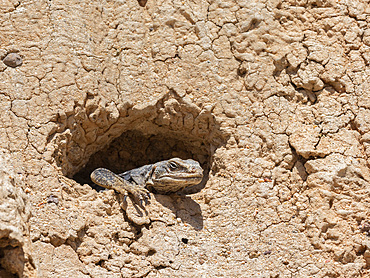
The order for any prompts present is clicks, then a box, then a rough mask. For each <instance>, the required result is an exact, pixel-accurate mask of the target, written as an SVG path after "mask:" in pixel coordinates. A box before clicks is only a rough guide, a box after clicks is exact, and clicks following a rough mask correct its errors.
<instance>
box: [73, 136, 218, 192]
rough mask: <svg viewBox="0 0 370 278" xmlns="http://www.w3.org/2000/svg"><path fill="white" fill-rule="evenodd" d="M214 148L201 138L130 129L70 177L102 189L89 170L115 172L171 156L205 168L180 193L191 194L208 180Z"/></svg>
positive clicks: (94, 155)
mask: <svg viewBox="0 0 370 278" xmlns="http://www.w3.org/2000/svg"><path fill="white" fill-rule="evenodd" d="M213 149H214V147H213V146H211V145H210V144H209V143H207V142H203V141H202V140H197V139H190V138H186V137H182V138H181V137H180V136H174V135H172V136H171V135H170V133H159V134H144V133H143V132H141V131H138V130H130V131H126V132H124V133H123V134H122V135H121V136H119V137H118V138H116V139H115V140H113V141H112V143H110V144H109V145H107V146H105V147H104V148H103V149H102V150H100V151H98V152H96V153H95V154H93V155H92V156H91V157H90V159H89V161H88V162H87V164H86V166H85V167H84V168H83V169H81V170H80V171H79V172H78V173H77V174H75V175H74V176H73V179H74V180H75V181H77V182H78V183H80V184H89V185H90V186H91V187H92V188H94V189H96V190H97V191H101V190H104V188H102V187H100V186H97V185H95V184H94V183H93V182H92V181H91V179H90V174H91V172H92V171H93V170H94V169H96V168H99V167H104V168H108V169H110V170H111V171H113V172H115V173H122V172H125V171H127V170H131V169H134V168H137V167H140V166H143V165H147V164H152V163H155V162H158V161H162V160H167V159H170V158H173V157H179V158H181V159H189V158H191V159H194V160H196V161H198V162H199V163H200V164H201V166H202V168H203V170H204V178H203V180H202V182H201V183H200V184H199V185H196V186H193V187H191V188H187V189H185V191H184V192H183V193H186V194H191V193H195V192H198V191H199V190H201V189H202V188H203V187H204V186H205V183H206V182H207V180H208V176H209V171H210V168H211V163H212V161H211V160H212V155H213V151H212V150H213Z"/></svg>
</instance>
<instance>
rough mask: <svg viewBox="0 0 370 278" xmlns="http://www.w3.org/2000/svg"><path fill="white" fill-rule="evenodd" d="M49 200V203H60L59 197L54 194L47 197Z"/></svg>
mask: <svg viewBox="0 0 370 278" xmlns="http://www.w3.org/2000/svg"><path fill="white" fill-rule="evenodd" d="M47 202H48V203H54V204H56V205H57V204H59V199H58V197H56V196H54V195H50V196H49V197H48V198H47Z"/></svg>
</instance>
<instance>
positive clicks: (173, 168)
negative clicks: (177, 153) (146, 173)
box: [169, 162, 177, 170]
mask: <svg viewBox="0 0 370 278" xmlns="http://www.w3.org/2000/svg"><path fill="white" fill-rule="evenodd" d="M169 167H170V169H171V170H176V169H177V163H175V162H170V164H169Z"/></svg>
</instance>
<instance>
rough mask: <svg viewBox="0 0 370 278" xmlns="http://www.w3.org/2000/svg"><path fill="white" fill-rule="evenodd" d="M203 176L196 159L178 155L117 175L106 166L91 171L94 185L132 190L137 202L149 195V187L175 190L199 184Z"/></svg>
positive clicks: (165, 192)
mask: <svg viewBox="0 0 370 278" xmlns="http://www.w3.org/2000/svg"><path fill="white" fill-rule="evenodd" d="M202 178H203V169H202V168H201V167H200V165H199V163H198V162H197V161H195V160H192V159H187V160H182V159H180V158H171V159H169V160H165V161H160V162H157V163H154V164H150V165H145V166H142V167H140V168H136V169H133V170H130V171H127V172H124V173H122V174H119V175H117V174H115V173H113V172H111V171H110V170H108V169H105V168H98V169H96V170H94V171H93V172H92V173H91V180H92V181H93V182H94V183H96V184H97V185H99V186H102V187H105V188H108V189H114V190H116V191H117V192H119V193H122V194H124V195H127V194H128V193H131V194H132V195H133V196H134V197H135V198H136V199H138V200H140V201H142V200H145V201H146V200H147V199H148V198H150V194H149V190H150V191H155V192H157V193H161V194H169V193H174V192H178V191H180V190H182V189H184V188H186V187H189V186H193V185H196V184H199V183H200V182H201V181H202Z"/></svg>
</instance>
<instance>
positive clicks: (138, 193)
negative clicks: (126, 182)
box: [130, 188, 150, 206]
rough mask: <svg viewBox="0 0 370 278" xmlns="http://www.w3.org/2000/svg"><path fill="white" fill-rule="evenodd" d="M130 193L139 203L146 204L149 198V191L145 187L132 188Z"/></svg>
mask: <svg viewBox="0 0 370 278" xmlns="http://www.w3.org/2000/svg"><path fill="white" fill-rule="evenodd" d="M130 193H131V194H132V195H133V196H134V197H135V199H137V200H139V201H140V205H141V206H142V205H143V202H144V203H145V204H148V202H149V199H150V193H149V191H148V190H147V189H146V188H132V189H131V190H130Z"/></svg>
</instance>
